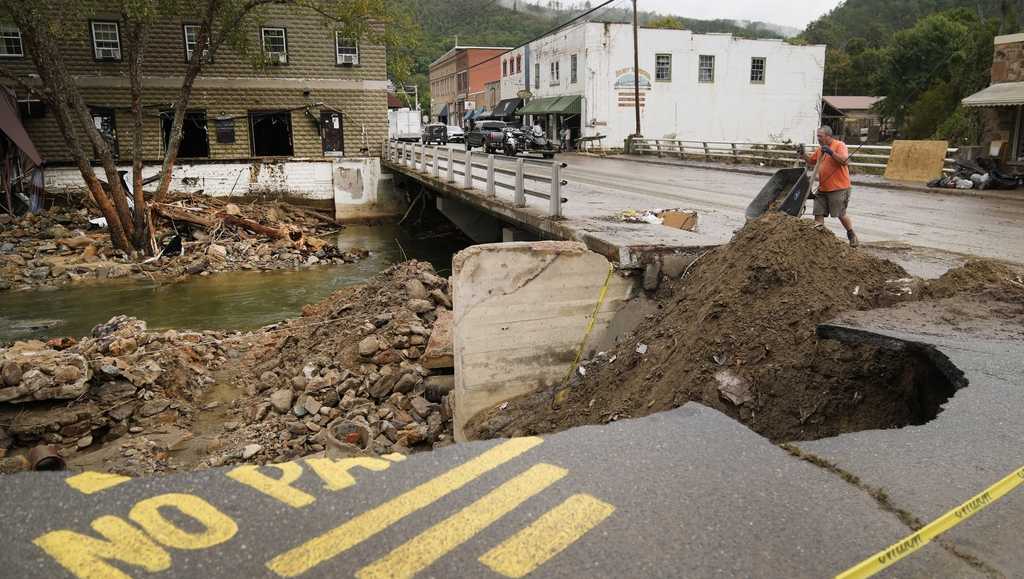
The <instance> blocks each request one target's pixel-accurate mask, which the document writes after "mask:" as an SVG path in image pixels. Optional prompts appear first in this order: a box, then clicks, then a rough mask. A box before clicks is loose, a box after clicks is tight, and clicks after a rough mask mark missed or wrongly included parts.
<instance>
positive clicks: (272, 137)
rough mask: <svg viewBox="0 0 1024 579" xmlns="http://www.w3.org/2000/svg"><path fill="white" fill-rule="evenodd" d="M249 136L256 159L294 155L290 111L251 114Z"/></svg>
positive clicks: (254, 112)
mask: <svg viewBox="0 0 1024 579" xmlns="http://www.w3.org/2000/svg"><path fill="white" fill-rule="evenodd" d="M249 135H250V137H251V141H252V155H253V156H254V157H290V156H292V154H293V149H292V115H291V113H290V112H288V111H252V112H250V113H249Z"/></svg>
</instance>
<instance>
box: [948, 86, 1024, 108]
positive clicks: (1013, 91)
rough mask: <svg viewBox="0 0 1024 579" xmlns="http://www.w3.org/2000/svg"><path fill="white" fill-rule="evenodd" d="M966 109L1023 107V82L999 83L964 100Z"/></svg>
mask: <svg viewBox="0 0 1024 579" xmlns="http://www.w3.org/2000/svg"><path fill="white" fill-rule="evenodd" d="M961 102H963V104H964V106H967V107H1008V106H1014V105H1024V82H1001V83H999V84H994V85H992V86H990V87H988V88H986V89H984V90H981V91H979V92H976V93H974V94H972V95H971V96H969V97H967V98H965V99H964V100H963V101H961Z"/></svg>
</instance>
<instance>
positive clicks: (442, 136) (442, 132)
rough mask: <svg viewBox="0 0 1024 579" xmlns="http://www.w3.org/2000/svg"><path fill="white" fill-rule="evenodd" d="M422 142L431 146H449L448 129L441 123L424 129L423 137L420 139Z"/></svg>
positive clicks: (432, 124)
mask: <svg viewBox="0 0 1024 579" xmlns="http://www.w3.org/2000/svg"><path fill="white" fill-rule="evenodd" d="M420 142H422V143H423V144H424V145H429V144H430V143H439V144H441V145H447V144H448V127H446V126H445V125H443V124H441V123H431V124H429V125H427V126H425V127H423V136H421V137H420Z"/></svg>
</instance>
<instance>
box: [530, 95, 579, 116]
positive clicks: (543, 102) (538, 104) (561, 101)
mask: <svg viewBox="0 0 1024 579" xmlns="http://www.w3.org/2000/svg"><path fill="white" fill-rule="evenodd" d="M582 112H583V97H582V96H579V95H574V96H562V97H548V98H540V99H531V100H530V102H528V103H526V108H524V109H523V110H522V111H520V114H524V115H578V114H580V113H582Z"/></svg>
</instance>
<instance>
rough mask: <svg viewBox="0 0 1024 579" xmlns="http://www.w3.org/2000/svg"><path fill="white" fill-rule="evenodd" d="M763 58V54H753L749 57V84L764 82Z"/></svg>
mask: <svg viewBox="0 0 1024 579" xmlns="http://www.w3.org/2000/svg"><path fill="white" fill-rule="evenodd" d="M765 69H766V67H765V58H764V57H763V56H755V57H753V58H751V59H750V83H751V84H764V77H765Z"/></svg>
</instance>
